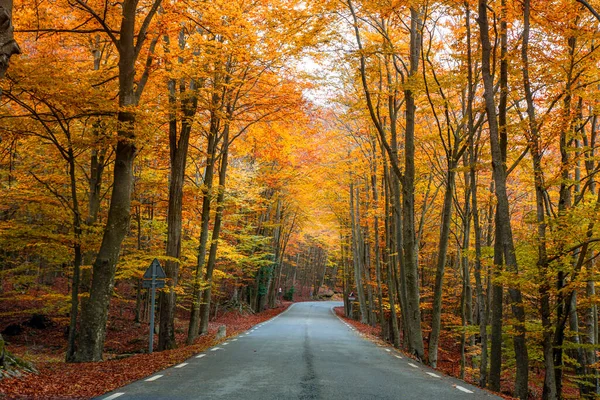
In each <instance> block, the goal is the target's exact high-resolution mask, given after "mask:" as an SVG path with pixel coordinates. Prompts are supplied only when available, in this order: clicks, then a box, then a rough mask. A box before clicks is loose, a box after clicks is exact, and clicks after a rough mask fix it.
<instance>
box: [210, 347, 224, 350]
mask: <svg viewBox="0 0 600 400" xmlns="http://www.w3.org/2000/svg"><path fill="white" fill-rule="evenodd" d="M217 350H223V349H222V348H220V347H213V348H212V349H210V351H217Z"/></svg>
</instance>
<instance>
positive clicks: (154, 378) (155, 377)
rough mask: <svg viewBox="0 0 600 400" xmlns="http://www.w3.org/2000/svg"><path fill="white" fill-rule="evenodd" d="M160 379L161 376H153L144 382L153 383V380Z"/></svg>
mask: <svg viewBox="0 0 600 400" xmlns="http://www.w3.org/2000/svg"><path fill="white" fill-rule="evenodd" d="M162 377H163V375H154V376H153V377H152V378H148V379H146V382H152V381H155V380H157V379H159V378H162Z"/></svg>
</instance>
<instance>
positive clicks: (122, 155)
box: [76, 0, 161, 362]
mask: <svg viewBox="0 0 600 400" xmlns="http://www.w3.org/2000/svg"><path fill="white" fill-rule="evenodd" d="M160 2H161V0H156V1H155V3H154V5H153V7H152V9H151V10H150V11H149V12H148V14H147V16H146V19H145V21H144V22H148V24H149V23H150V20H151V19H152V18H153V16H154V14H155V13H156V10H157V9H158V7H159V6H160ZM78 4H84V6H85V7H88V6H87V4H86V3H85V2H82V0H78ZM137 4H138V2H137V0H125V1H124V2H123V5H122V21H121V27H120V31H119V33H120V35H119V39H118V41H116V43H115V44H116V45H117V49H118V52H119V63H118V67H119V112H118V115H117V120H118V129H117V135H118V143H117V148H116V152H115V166H114V181H113V182H114V183H113V190H112V195H111V201H110V208H109V210H108V219H107V221H106V227H105V229H104V235H103V237H102V244H101V245H100V250H99V251H98V254H97V256H96V260H95V262H94V265H93V270H92V287H91V290H90V297H89V300H88V301H87V302H86V304H85V305H84V307H83V308H82V313H81V332H80V336H79V342H78V344H79V346H78V349H77V353H76V359H77V360H78V361H81V362H84V361H100V360H101V359H102V350H103V347H104V339H105V336H106V322H107V319H108V309H109V305H110V298H111V296H112V290H113V285H114V277H115V270H116V267H117V261H118V259H119V252H120V250H121V243H122V241H123V239H124V237H125V234H126V233H127V231H128V229H129V216H130V215H129V213H130V209H131V191H132V188H133V161H134V159H135V155H136V150H137V148H136V145H135V126H134V125H135V118H136V117H135V112H134V110H133V108H134V107H135V106H137V104H138V101H139V97H140V94H141V91H142V90H143V85H138V88H137V92H136V88H135V63H136V60H137V58H138V55H139V51H140V49H141V46H142V45H143V42H144V40H145V38H146V32H139V33H138V34H137V35H136V32H135V19H136V14H137ZM142 28H144V29H147V25H146V24H145V23H144V24H143V25H142ZM110 35H111V36H113V37H114V35H113V34H112V33H111V34H110ZM136 36H137V37H138V39H137V42H136V40H135V38H136Z"/></svg>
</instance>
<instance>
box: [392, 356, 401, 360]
mask: <svg viewBox="0 0 600 400" xmlns="http://www.w3.org/2000/svg"><path fill="white" fill-rule="evenodd" d="M394 357H396V358H399V359H401V360H402V357H400V356H394Z"/></svg>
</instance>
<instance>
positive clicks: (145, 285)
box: [142, 279, 165, 289]
mask: <svg viewBox="0 0 600 400" xmlns="http://www.w3.org/2000/svg"><path fill="white" fill-rule="evenodd" d="M142 287H143V288H144V289H150V288H152V279H144V280H143V281H142ZM154 287H155V288H158V289H160V288H164V287H165V280H164V279H160V280H159V279H156V280H155V281H154Z"/></svg>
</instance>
